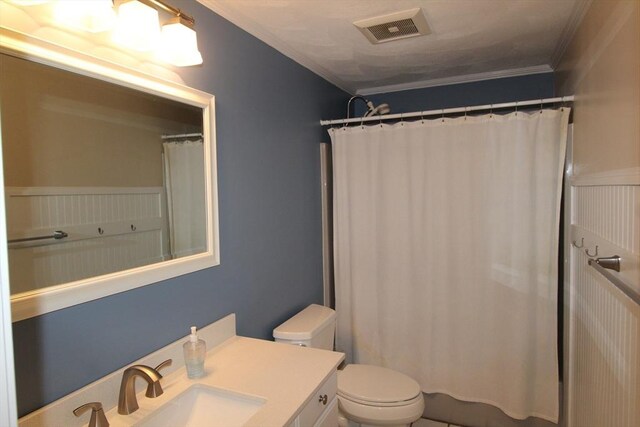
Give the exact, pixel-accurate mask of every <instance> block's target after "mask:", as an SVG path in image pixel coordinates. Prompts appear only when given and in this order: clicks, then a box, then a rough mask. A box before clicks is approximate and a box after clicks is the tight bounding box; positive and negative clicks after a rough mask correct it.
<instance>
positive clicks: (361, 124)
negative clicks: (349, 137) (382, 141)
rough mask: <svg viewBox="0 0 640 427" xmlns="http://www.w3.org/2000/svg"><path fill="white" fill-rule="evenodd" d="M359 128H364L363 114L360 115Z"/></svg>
mask: <svg viewBox="0 0 640 427" xmlns="http://www.w3.org/2000/svg"><path fill="white" fill-rule="evenodd" d="M360 129H364V116H362V120H360Z"/></svg>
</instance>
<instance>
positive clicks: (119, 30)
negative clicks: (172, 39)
mask: <svg viewBox="0 0 640 427" xmlns="http://www.w3.org/2000/svg"><path fill="white" fill-rule="evenodd" d="M113 40H114V41H115V42H116V43H119V44H121V45H123V46H126V47H128V48H130V49H134V50H138V51H141V52H145V51H149V50H153V49H155V48H156V46H157V45H158V42H159V41H160V24H159V22H158V11H157V10H155V9H154V8H152V7H150V6H147V5H146V4H142V3H140V2H139V1H136V0H133V1H128V2H126V3H122V4H120V6H119V7H118V20H117V22H116V29H115V31H114V32H113Z"/></svg>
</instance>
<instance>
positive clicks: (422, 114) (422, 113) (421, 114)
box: [420, 111, 424, 124]
mask: <svg viewBox="0 0 640 427" xmlns="http://www.w3.org/2000/svg"><path fill="white" fill-rule="evenodd" d="M420 119H421V120H422V124H424V111H420Z"/></svg>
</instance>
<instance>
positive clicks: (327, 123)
mask: <svg viewBox="0 0 640 427" xmlns="http://www.w3.org/2000/svg"><path fill="white" fill-rule="evenodd" d="M573 100H574V96H573V95H570V96H562V97H557V98H543V99H532V100H530V101H516V102H503V103H501V104H486V105H474V106H471V107H455V108H441V109H439V110H427V111H415V112H413V113H398V114H385V115H384V116H372V117H354V118H352V119H337V120H320V124H321V125H322V126H330V125H340V124H347V123H363V122H380V121H381V120H394V119H408V118H411V117H427V116H437V115H442V114H452V113H468V112H470V111H480V110H494V109H495V110H499V109H501V108H513V107H516V108H518V107H526V106H528V105H540V106H542V105H544V104H555V103H558V102H571V101H573Z"/></svg>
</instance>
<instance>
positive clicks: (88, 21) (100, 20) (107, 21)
mask: <svg viewBox="0 0 640 427" xmlns="http://www.w3.org/2000/svg"><path fill="white" fill-rule="evenodd" d="M53 17H54V19H55V20H56V21H57V22H59V23H61V24H64V25H67V26H69V27H73V28H78V29H81V30H85V31H90V32H92V33H99V32H101V31H107V30H110V29H111V28H113V25H114V24H115V20H116V12H115V11H114V10H113V3H112V1H111V0H84V1H58V2H56V3H55V5H54V9H53Z"/></svg>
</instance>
